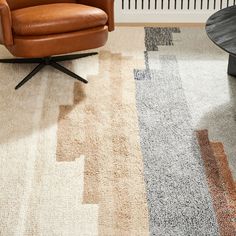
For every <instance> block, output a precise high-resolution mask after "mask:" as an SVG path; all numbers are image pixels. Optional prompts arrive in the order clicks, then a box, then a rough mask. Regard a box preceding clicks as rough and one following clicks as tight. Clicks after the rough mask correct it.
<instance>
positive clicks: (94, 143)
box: [0, 27, 236, 236]
mask: <svg viewBox="0 0 236 236" xmlns="http://www.w3.org/2000/svg"><path fill="white" fill-rule="evenodd" d="M98 51H99V55H98V56H94V57H89V58H84V59H81V60H77V61H73V62H65V63H64V65H65V66H67V67H69V68H70V69H72V70H73V71H75V72H76V73H78V74H80V75H81V76H83V77H85V78H86V79H88V80H89V84H88V85H83V84H81V83H79V82H76V81H73V80H72V79H70V78H67V77H66V76H65V75H63V74H60V73H59V72H57V71H54V70H53V69H51V68H46V69H45V70H44V71H42V72H41V73H39V74H38V75H36V76H35V78H34V80H32V81H30V82H28V83H27V84H26V85H25V86H24V87H22V88H21V89H20V90H19V91H14V86H15V85H16V84H17V82H19V80H20V79H21V78H23V77H24V75H26V74H27V73H28V72H29V71H30V70H31V69H32V66H31V65H6V64H5V65H1V64H0V75H1V76H0V111H1V115H0V157H1V158H0V180H1V181H0V187H1V191H0V235H3V236H11V235H16V236H18V235H19V236H21V235H22V236H25V235H27V236H31V235H32V236H39V235H42V236H52V235H55V236H58V235H63V236H64V235H66V236H89V235H91V236H95V235H101V236H112V235H117V236H139V235H140V236H145V235H160V236H169V235H170V236H172V235H173V236H185V235H193V236H195V235H196V236H201V235H211V236H212V235H213V236H216V235H227V236H231V235H236V182H235V179H236V79H235V78H233V77H230V76H228V75H227V73H226V69H227V54H225V53H224V52H222V51H221V50H220V49H218V48H217V47H216V46H214V45H213V44H212V43H211V42H210V40H209V39H208V38H207V36H206V34H205V31H204V29H203V28H158V27H155V28H152V27H146V28H141V27H130V28H128V27H118V28H117V29H116V31H115V32H114V33H111V34H110V36H109V41H108V43H107V45H106V46H104V47H103V48H100V49H99V50H98ZM0 55H1V57H2V58H3V57H6V58H7V57H9V56H10V55H9V54H8V53H7V52H6V50H5V49H4V48H3V47H2V48H0Z"/></svg>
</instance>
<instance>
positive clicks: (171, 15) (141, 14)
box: [115, 0, 236, 23]
mask: <svg viewBox="0 0 236 236" xmlns="http://www.w3.org/2000/svg"><path fill="white" fill-rule="evenodd" d="M115 4H116V11H115V14H116V22H118V23H145V22H146V23H148V22H149V23H162V22H167V23H168V22H176V23H179V22H184V23H185V22H190V23H191V22H199V23H201V22H205V21H206V19H207V18H208V17H209V16H210V15H211V14H213V13H214V12H215V11H218V10H220V9H222V8H225V7H227V6H232V5H235V4H236V0H116V1H115Z"/></svg>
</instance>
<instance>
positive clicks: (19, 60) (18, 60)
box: [0, 58, 43, 64]
mask: <svg viewBox="0 0 236 236" xmlns="http://www.w3.org/2000/svg"><path fill="white" fill-rule="evenodd" d="M42 61H43V60H42V58H10V59H0V63H10V64H15V63H19V64H24V63H30V64H31V63H41V62H42Z"/></svg>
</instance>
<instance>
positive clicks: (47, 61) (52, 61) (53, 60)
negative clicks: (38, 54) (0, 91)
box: [0, 52, 98, 89]
mask: <svg viewBox="0 0 236 236" xmlns="http://www.w3.org/2000/svg"><path fill="white" fill-rule="evenodd" d="M96 54H98V53H97V52H92V53H84V54H72V55H65V56H56V57H45V58H13V59H0V63H21V64H23V63H31V64H32V63H38V65H37V66H36V67H35V68H34V69H33V71H31V72H30V73H29V74H28V75H27V76H26V77H25V78H24V79H23V80H22V81H21V82H20V83H19V84H18V85H17V86H16V87H15V89H18V88H20V87H21V86H22V85H24V84H25V83H26V82H27V81H29V80H30V79H32V77H33V76H34V75H35V74H37V73H38V72H39V71H40V70H41V69H43V68H44V67H45V66H47V65H49V66H52V67H54V68H55V69H57V70H59V71H61V72H63V73H65V74H67V75H69V76H71V77H73V78H75V79H77V80H79V81H81V82H83V83H88V81H87V80H85V79H83V78H82V77H80V76H79V75H77V74H75V73H74V72H72V71H70V70H68V69H66V68H65V67H64V66H62V65H60V64H59V63H58V62H61V61H68V60H75V59H79V58H83V57H89V56H93V55H96Z"/></svg>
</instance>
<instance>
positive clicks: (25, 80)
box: [15, 63, 45, 90]
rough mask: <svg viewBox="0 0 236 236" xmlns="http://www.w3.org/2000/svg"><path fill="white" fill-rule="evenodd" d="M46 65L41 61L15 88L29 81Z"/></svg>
mask: <svg viewBox="0 0 236 236" xmlns="http://www.w3.org/2000/svg"><path fill="white" fill-rule="evenodd" d="M44 66H45V64H44V63H40V64H39V65H37V66H36V67H35V68H34V69H33V71H32V72H30V73H29V74H28V75H27V76H26V77H25V78H24V79H23V80H22V81H21V82H20V83H19V84H18V85H17V86H16V87H15V90H17V89H19V88H20V87H21V86H22V85H24V84H25V83H26V82H28V81H29V80H30V79H31V78H32V77H33V76H34V75H35V74H37V73H38V72H39V71H40V70H41V69H43V67H44Z"/></svg>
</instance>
